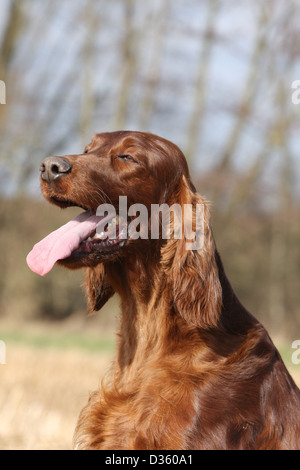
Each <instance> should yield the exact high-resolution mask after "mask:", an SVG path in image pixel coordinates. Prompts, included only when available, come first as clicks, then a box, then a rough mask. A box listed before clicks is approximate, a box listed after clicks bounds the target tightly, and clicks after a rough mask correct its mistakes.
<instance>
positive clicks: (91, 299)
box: [85, 263, 115, 314]
mask: <svg viewBox="0 0 300 470" xmlns="http://www.w3.org/2000/svg"><path fill="white" fill-rule="evenodd" d="M85 290H86V297H87V304H88V310H89V314H92V313H94V312H96V311H97V310H100V309H101V308H102V307H103V305H104V304H106V302H107V301H108V300H109V299H110V298H111V297H112V296H113V295H114V293H115V291H114V289H113V288H112V286H111V285H110V284H109V282H108V281H107V279H106V276H105V268H104V265H103V264H102V263H100V264H98V265H97V266H95V267H94V268H88V269H87V270H86V276H85Z"/></svg>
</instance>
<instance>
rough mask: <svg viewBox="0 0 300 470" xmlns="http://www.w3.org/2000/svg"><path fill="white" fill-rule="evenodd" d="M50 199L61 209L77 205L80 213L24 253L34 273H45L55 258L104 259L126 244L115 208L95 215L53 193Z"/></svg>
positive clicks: (123, 224) (122, 222) (124, 229)
mask: <svg viewBox="0 0 300 470" xmlns="http://www.w3.org/2000/svg"><path fill="white" fill-rule="evenodd" d="M51 202H52V203H54V204H56V205H58V206H59V207H63V208H66V207H71V206H77V207H81V208H82V209H84V212H83V213H81V214H79V215H78V216H77V217H75V218H74V219H72V220H71V221H70V222H68V223H67V224H65V225H63V226H62V227H60V228H58V229H57V230H55V231H54V232H52V233H50V234H49V235H48V236H46V237H45V238H44V239H43V240H41V241H40V242H39V243H37V244H36V245H35V246H34V247H33V249H32V251H31V252H30V253H29V254H28V256H27V264H28V266H29V267H30V269H31V270H32V271H34V272H36V273H37V274H40V275H42V276H43V275H45V274H47V273H48V272H49V271H50V270H51V269H52V268H53V266H54V264H55V263H56V262H57V261H60V262H62V261H63V262H65V261H66V263H67V264H68V263H70V262H72V260H73V259H76V260H78V259H79V258H80V259H81V260H82V262H83V264H88V260H91V258H93V257H94V258H95V259H97V260H100V259H101V256H105V257H106V258H107V256H109V254H110V253H115V252H116V249H118V250H120V249H121V248H122V247H124V245H125V244H126V242H127V226H128V224H127V220H125V219H123V218H121V217H119V216H118V215H116V213H115V211H106V212H105V213H104V215H97V214H96V213H95V211H93V210H89V209H88V208H87V207H84V206H82V205H80V204H77V203H76V202H74V201H71V200H68V199H64V198H62V197H57V196H54V197H51ZM85 259H86V263H85V261H84V260H85Z"/></svg>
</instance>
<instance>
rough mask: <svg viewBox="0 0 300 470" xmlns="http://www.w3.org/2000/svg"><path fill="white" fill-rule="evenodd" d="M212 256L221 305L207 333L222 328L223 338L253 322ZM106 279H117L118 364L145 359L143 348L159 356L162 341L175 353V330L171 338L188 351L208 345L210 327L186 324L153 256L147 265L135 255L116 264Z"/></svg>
mask: <svg viewBox="0 0 300 470" xmlns="http://www.w3.org/2000/svg"><path fill="white" fill-rule="evenodd" d="M215 256H216V261H217V265H218V270H219V278H220V282H221V287H222V297H223V303H222V313H221V317H220V325H219V327H218V328H215V329H214V332H213V335H215V336H216V337H217V336H218V333H221V331H222V334H224V332H225V331H226V332H227V334H228V336H231V335H232V336H233V337H236V338H238V337H242V336H243V335H247V332H248V331H249V330H250V329H251V328H253V326H254V324H257V321H256V320H255V319H254V318H253V317H252V316H251V315H250V314H249V313H248V312H247V310H246V309H245V308H244V307H243V306H242V305H241V303H240V302H239V300H238V298H237V296H236V294H235V293H234V291H233V289H232V287H231V284H230V282H229V280H228V278H227V276H226V274H225V271H224V268H223V264H222V262H221V259H220V257H219V254H218V253H217V252H216V254H215ZM142 259H143V258H142ZM111 279H112V282H114V281H116V280H117V282H116V287H115V289H116V292H117V293H118V294H119V295H120V297H121V310H122V314H121V327H120V332H119V358H118V360H119V364H120V367H121V368H126V367H128V366H130V364H131V363H132V362H133V361H138V360H139V357H140V358H145V351H148V354H159V351H160V348H161V347H162V345H165V344H168V349H169V351H171V350H172V349H174V352H175V351H176V345H173V344H172V343H173V337H174V334H173V332H174V331H175V330H176V335H175V337H177V336H178V334H180V335H181V339H182V342H185V343H186V347H187V348H190V349H191V354H192V350H193V348H199V345H200V343H201V341H205V342H206V346H207V345H208V344H207V343H208V342H209V341H210V337H211V335H212V331H206V330H202V329H201V328H199V327H197V326H194V325H191V324H188V323H187V322H186V321H185V320H184V319H183V318H182V317H181V315H180V314H179V313H178V312H177V311H176V305H174V304H173V303H172V302H173V293H172V292H171V290H170V285H169V284H168V279H167V278H166V276H165V275H164V274H163V270H162V269H158V265H157V264H155V262H154V259H152V264H151V263H150V262H149V259H146V258H145V263H143V261H141V259H140V258H136V260H134V259H133V258H132V259H131V260H130V261H128V260H127V261H126V263H120V264H116V265H114V268H113V272H111ZM113 280H114V281H113ZM199 314H201V312H200V313H199ZM174 329H175V330H174ZM178 332H180V333H178ZM233 341H234V343H235V340H233ZM234 343H233V347H234ZM141 367H142V364H141Z"/></svg>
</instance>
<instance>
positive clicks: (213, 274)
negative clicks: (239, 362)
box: [161, 176, 222, 328]
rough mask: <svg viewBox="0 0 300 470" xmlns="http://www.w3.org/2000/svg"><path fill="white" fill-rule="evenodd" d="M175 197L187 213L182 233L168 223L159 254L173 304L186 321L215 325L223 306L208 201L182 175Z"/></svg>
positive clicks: (184, 212)
mask: <svg viewBox="0 0 300 470" xmlns="http://www.w3.org/2000/svg"><path fill="white" fill-rule="evenodd" d="M176 200H177V203H178V202H179V203H180V206H181V209H182V214H186V216H182V222H181V223H182V236H181V237H180V239H176V238H174V224H171V230H170V231H171V236H170V240H168V242H167V243H166V245H165V246H164V247H163V248H162V258H161V259H162V266H163V268H164V270H165V272H166V275H167V278H168V279H169V280H170V282H171V288H172V295H173V298H174V306H175V309H176V310H177V311H178V312H179V314H180V315H181V316H182V317H183V318H184V319H185V320H186V321H187V323H189V324H192V325H194V326H197V327H202V328H211V327H216V326H217V325H218V321H219V318H220V315H221V309H222V288H221V283H220V280H219V271H218V266H217V262H216V257H215V253H216V247H215V242H214V239H213V235H212V231H211V227H210V213H209V208H208V204H207V202H206V201H205V199H204V198H203V197H201V196H200V195H199V194H198V193H197V192H196V191H195V190H194V188H192V187H191V185H190V184H189V183H188V181H187V180H186V178H185V177H184V176H183V177H182V180H181V182H180V185H179V188H178V191H177V194H176ZM185 208H187V209H189V210H185ZM175 226H176V224H175ZM189 227H190V228H189Z"/></svg>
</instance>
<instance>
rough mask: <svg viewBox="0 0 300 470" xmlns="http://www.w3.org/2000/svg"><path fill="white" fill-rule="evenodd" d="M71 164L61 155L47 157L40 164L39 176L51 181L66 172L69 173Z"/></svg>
mask: <svg viewBox="0 0 300 470" xmlns="http://www.w3.org/2000/svg"><path fill="white" fill-rule="evenodd" d="M71 170H72V165H71V163H69V162H68V161H67V160H65V159H64V158H62V157H47V158H45V160H43V161H42V163H41V166H40V172H41V178H42V179H43V180H44V181H47V182H48V183H52V182H53V181H54V180H56V179H57V178H59V177H60V176H62V175H65V174H66V173H70V171H71Z"/></svg>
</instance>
